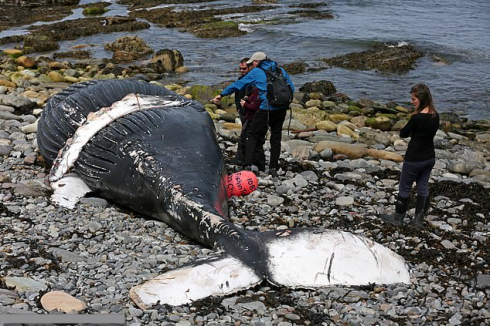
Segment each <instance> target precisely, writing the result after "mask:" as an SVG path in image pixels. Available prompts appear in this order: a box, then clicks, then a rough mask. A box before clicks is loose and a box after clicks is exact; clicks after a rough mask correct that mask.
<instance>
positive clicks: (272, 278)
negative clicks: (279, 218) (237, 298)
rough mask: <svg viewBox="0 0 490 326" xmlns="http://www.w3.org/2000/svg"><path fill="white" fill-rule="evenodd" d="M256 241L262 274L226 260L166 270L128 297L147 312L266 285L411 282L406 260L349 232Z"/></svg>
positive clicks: (290, 232)
mask: <svg viewBox="0 0 490 326" xmlns="http://www.w3.org/2000/svg"><path fill="white" fill-rule="evenodd" d="M251 236H252V237H254V235H251ZM255 237H256V238H259V239H260V241H261V244H262V245H263V248H264V249H265V253H266V255H265V256H262V257H266V258H267V260H266V261H263V262H259V265H260V264H262V266H264V267H265V268H264V269H263V271H262V272H258V271H256V270H254V269H253V268H252V267H249V266H248V265H247V264H245V263H244V262H243V261H241V260H240V259H237V258H235V257H232V256H231V255H224V256H221V257H217V258H213V259H206V260H201V261H198V262H197V263H194V264H191V265H187V266H184V267H181V268H177V269H175V270H171V271H168V272H166V273H164V274H162V275H159V276H157V277H155V278H153V279H151V280H148V281H147V282H146V283H143V284H141V285H138V286H135V287H133V288H132V289H131V291H130V296H131V298H132V300H133V301H134V302H135V303H136V304H137V305H138V306H139V307H140V308H142V309H148V308H150V307H151V306H152V305H155V304H157V303H160V304H169V305H181V304H187V303H191V302H193V301H195V300H199V299H203V298H206V297H208V296H225V295H229V294H232V293H235V292H238V291H240V290H243V289H247V288H250V287H253V286H255V285H257V284H259V283H261V282H262V281H263V280H267V281H269V282H270V283H271V284H273V285H279V286H288V287H291V288H318V287H322V286H332V285H368V284H370V283H376V284H392V283H410V276H409V272H408V267H407V265H406V263H405V261H404V260H403V258H401V257H400V256H399V255H398V254H396V253H394V252H393V251H391V250H389V249H388V248H386V247H384V246H382V245H380V244H378V243H376V242H373V241H371V240H368V239H366V238H363V237H360V236H357V235H354V234H351V233H348V232H342V231H335V230H321V229H312V228H304V229H287V230H281V231H268V232H263V233H259V234H256V235H255ZM258 256H259V255H258ZM255 264H257V262H255ZM264 271H265V272H264Z"/></svg>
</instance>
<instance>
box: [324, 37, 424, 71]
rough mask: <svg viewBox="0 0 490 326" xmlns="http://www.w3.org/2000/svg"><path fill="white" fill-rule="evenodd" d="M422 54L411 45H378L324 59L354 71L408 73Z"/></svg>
mask: <svg viewBox="0 0 490 326" xmlns="http://www.w3.org/2000/svg"><path fill="white" fill-rule="evenodd" d="M420 57H422V53H421V52H420V51H418V50H416V49H415V48H414V47H413V46H411V45H402V46H392V45H383V44H381V45H377V46H375V47H374V48H373V49H370V50H367V51H363V52H358V53H350V54H347V55H342V56H338V57H334V58H326V59H323V61H325V62H326V63H328V64H329V65H332V66H336V67H341V68H346V69H354V70H376V71H379V72H382V73H388V72H389V73H406V72H408V71H409V70H411V69H412V68H413V66H414V65H415V62H416V61H417V59H419V58H420Z"/></svg>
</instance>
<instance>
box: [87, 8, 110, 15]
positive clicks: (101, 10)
mask: <svg viewBox="0 0 490 326" xmlns="http://www.w3.org/2000/svg"><path fill="white" fill-rule="evenodd" d="M108 11H109V9H107V8H104V7H87V8H85V9H83V12H82V14H83V15H85V16H91V15H102V14H104V13H106V12H108Z"/></svg>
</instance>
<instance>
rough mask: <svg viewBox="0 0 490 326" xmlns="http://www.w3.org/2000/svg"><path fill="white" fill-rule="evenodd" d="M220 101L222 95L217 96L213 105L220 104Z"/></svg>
mask: <svg viewBox="0 0 490 326" xmlns="http://www.w3.org/2000/svg"><path fill="white" fill-rule="evenodd" d="M219 101H221V95H216V96H215V97H214V98H213V99H212V100H211V103H214V104H218V103H219Z"/></svg>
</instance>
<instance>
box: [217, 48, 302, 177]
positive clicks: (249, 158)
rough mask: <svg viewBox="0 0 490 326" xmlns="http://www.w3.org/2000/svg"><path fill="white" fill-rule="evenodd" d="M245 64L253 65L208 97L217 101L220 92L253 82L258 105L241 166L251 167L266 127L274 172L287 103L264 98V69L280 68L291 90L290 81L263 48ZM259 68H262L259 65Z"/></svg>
mask: <svg viewBox="0 0 490 326" xmlns="http://www.w3.org/2000/svg"><path fill="white" fill-rule="evenodd" d="M247 64H252V65H253V67H254V68H253V69H252V70H251V71H250V72H249V73H248V74H247V75H245V76H244V77H243V78H241V79H239V80H237V81H236V82H234V83H233V84H231V85H229V86H228V87H226V88H225V89H224V90H223V91H222V92H221V94H220V95H217V96H216V97H215V98H214V99H213V100H212V101H213V102H214V103H218V102H219V101H220V100H221V98H222V97H223V96H227V95H230V94H233V93H235V92H237V91H240V90H241V89H243V88H245V87H248V86H250V85H253V86H254V87H256V88H257V89H258V90H259V98H260V107H259V110H258V111H257V113H255V115H254V117H253V119H252V121H251V123H250V129H249V133H248V138H247V142H246V150H245V164H244V166H245V168H247V169H250V170H254V169H253V166H252V164H253V161H254V157H253V155H254V153H255V152H256V151H255V149H256V148H257V146H263V145H264V143H265V137H266V134H267V131H268V129H269V128H270V130H271V136H270V158H269V173H270V174H272V175H276V174H277V169H278V164H279V156H280V154H281V138H282V125H283V123H284V120H285V119H286V113H287V109H288V108H289V105H288V106H285V107H275V106H272V105H270V104H269V102H268V101H267V77H266V74H265V71H264V70H267V69H269V68H272V70H273V71H275V70H276V69H281V70H282V73H283V75H284V76H285V77H286V80H287V83H288V85H289V86H290V87H291V91H292V92H294V85H293V82H292V81H291V79H290V77H289V75H288V74H287V72H286V71H285V70H284V69H283V68H281V67H279V66H278V65H277V62H275V61H272V60H269V59H268V58H267V55H266V54H265V53H263V52H256V53H254V54H253V55H252V56H251V57H250V59H249V60H248V61H247ZM260 68H262V69H260Z"/></svg>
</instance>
